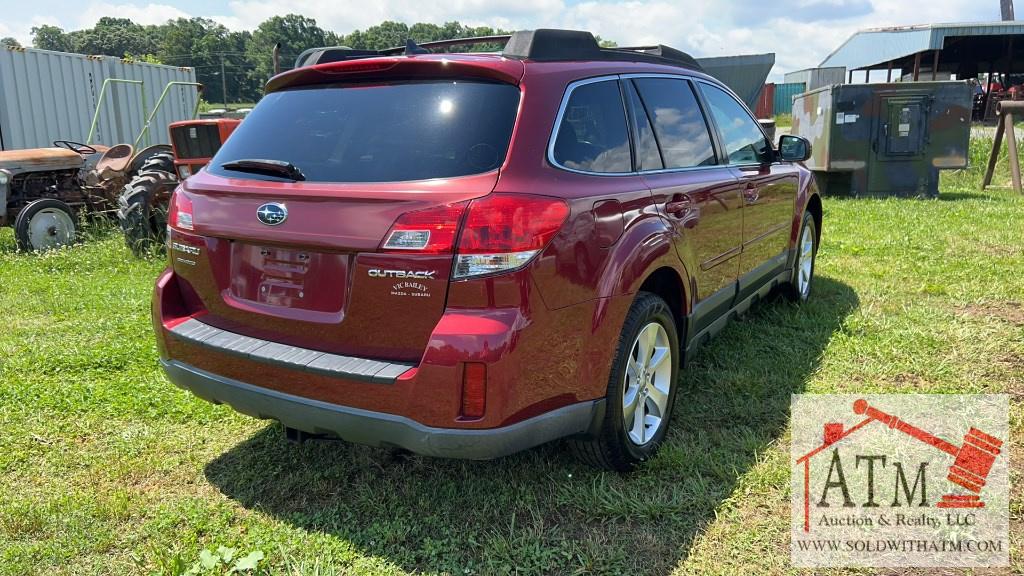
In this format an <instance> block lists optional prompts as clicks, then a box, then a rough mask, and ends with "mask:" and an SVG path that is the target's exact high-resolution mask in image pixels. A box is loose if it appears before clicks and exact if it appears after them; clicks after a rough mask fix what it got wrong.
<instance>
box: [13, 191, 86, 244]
mask: <svg viewBox="0 0 1024 576" xmlns="http://www.w3.org/2000/svg"><path fill="white" fill-rule="evenodd" d="M76 236H77V232H76V227H75V213H74V212H73V211H72V210H71V207H70V206H68V205H67V204H65V203H63V202H61V201H60V200H57V199H55V198H43V199H41V200H35V201H33V202H29V203H28V205H27V206H25V207H24V208H22V209H21V212H18V217H17V218H15V219H14V239H15V241H16V242H17V244H18V249H19V250H24V251H26V252H40V251H43V250H50V249H53V248H60V247H61V246H67V245H69V244H74V242H75V238H76Z"/></svg>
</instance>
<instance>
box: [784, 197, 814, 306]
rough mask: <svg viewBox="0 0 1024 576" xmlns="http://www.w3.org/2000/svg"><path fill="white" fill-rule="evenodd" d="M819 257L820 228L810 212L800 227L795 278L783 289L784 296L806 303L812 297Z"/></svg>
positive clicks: (794, 263)
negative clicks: (816, 264)
mask: <svg viewBox="0 0 1024 576" xmlns="http://www.w3.org/2000/svg"><path fill="white" fill-rule="evenodd" d="M817 257H818V227H817V225H816V224H815V223H814V216H812V215H811V213H810V212H804V220H803V223H802V224H801V225H800V237H799V238H798V239H797V243H796V259H795V260H794V262H793V276H792V277H791V278H790V280H789V283H788V284H786V285H785V288H784V289H783V294H784V295H785V296H786V298H787V299H788V300H790V301H791V302H806V301H807V299H808V298H810V297H811V283H812V282H813V281H814V267H815V262H816V260H817Z"/></svg>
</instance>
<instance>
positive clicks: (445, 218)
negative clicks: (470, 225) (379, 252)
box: [381, 202, 467, 254]
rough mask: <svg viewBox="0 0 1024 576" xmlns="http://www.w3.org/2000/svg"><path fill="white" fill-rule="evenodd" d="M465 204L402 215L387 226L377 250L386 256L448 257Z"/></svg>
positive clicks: (453, 244)
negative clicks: (388, 253) (394, 253)
mask: <svg viewBox="0 0 1024 576" xmlns="http://www.w3.org/2000/svg"><path fill="white" fill-rule="evenodd" d="M466 205H467V203H466V202H459V203H457V204H447V205H445V206H439V207H437V208H429V209H427V210H418V211H416V212H406V213H405V214H402V215H401V216H400V217H399V218H398V220H397V221H395V223H394V224H393V225H392V226H391V230H389V231H388V234H387V236H385V237H384V244H383V245H381V248H382V249H383V250H384V251H387V252H406V251H414V252H416V253H418V254H451V252H452V249H453V248H454V247H455V236H456V234H458V232H459V222H460V221H461V220H462V213H463V212H465V210H466Z"/></svg>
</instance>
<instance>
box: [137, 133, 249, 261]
mask: <svg viewBox="0 0 1024 576" xmlns="http://www.w3.org/2000/svg"><path fill="white" fill-rule="evenodd" d="M240 122H241V120H239V119H236V118H213V119H202V120H184V121H181V122H174V123H172V124H171V125H170V126H169V127H168V130H169V132H170V134H171V151H170V152H164V153H162V154H158V155H156V156H154V157H153V158H151V159H150V160H149V162H147V163H146V164H145V165H144V166H143V167H142V168H141V169H140V170H139V171H138V172H137V173H136V174H135V177H134V178H132V179H131V181H129V182H128V184H127V185H126V186H125V187H124V191H123V192H122V193H121V197H120V199H119V201H118V211H117V216H118V219H119V220H120V222H121V229H122V230H123V231H124V236H125V241H126V242H127V244H128V248H130V249H131V251H132V252H133V253H134V254H136V255H142V254H145V253H146V252H148V251H150V250H152V249H154V248H158V247H160V246H162V245H163V243H164V241H165V238H166V234H167V205H168V203H169V202H170V200H171V193H172V192H174V188H175V187H177V185H178V182H180V181H182V180H184V179H185V178H188V177H189V176H191V175H192V174H195V173H196V172H198V171H199V170H200V169H202V167H203V166H206V164H207V163H209V162H210V159H211V158H213V155H214V154H216V153H217V151H218V150H220V147H221V145H222V144H223V143H224V141H225V140H227V138H228V136H230V135H231V133H232V132H234V131H235V128H237V127H238V124H239V123H240Z"/></svg>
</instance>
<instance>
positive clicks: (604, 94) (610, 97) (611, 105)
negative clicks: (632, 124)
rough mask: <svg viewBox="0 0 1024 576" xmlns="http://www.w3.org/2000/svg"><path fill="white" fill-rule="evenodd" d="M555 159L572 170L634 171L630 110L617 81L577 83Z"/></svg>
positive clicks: (559, 132) (556, 144) (567, 106)
mask: <svg viewBox="0 0 1024 576" xmlns="http://www.w3.org/2000/svg"><path fill="white" fill-rule="evenodd" d="M554 160H555V162H556V163H557V164H559V165H561V166H564V167H566V168H570V169H572V170H581V171H584V172H600V173H605V174H609V173H622V172H630V171H632V163H633V160H632V156H631V153H630V149H629V130H628V129H627V128H626V110H625V108H624V107H623V105H622V95H621V94H620V92H619V83H618V81H616V80H603V81H600V82H592V83H590V84H583V85H580V86H577V87H576V88H575V89H574V90H573V91H572V94H571V95H570V96H569V101H568V103H567V104H566V106H565V111H564V113H563V115H562V119H561V123H560V124H559V126H558V134H557V135H556V136H555V148H554Z"/></svg>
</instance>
